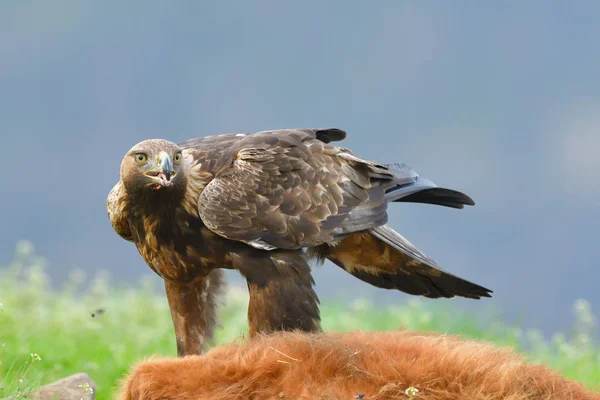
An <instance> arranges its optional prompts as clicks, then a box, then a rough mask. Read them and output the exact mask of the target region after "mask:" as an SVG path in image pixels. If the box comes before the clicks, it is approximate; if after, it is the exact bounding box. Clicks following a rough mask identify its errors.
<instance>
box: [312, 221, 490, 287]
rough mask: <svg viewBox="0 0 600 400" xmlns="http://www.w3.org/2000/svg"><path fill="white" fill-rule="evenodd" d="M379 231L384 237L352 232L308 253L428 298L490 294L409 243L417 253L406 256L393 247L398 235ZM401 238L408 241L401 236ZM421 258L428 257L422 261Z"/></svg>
mask: <svg viewBox="0 0 600 400" xmlns="http://www.w3.org/2000/svg"><path fill="white" fill-rule="evenodd" d="M380 233H381V232H380ZM383 233H385V234H386V240H381V239H379V238H378V237H376V236H375V235H374V234H372V233H367V232H360V233H353V234H351V235H349V236H347V237H346V238H344V239H342V240H341V241H340V242H339V243H338V244H337V245H336V246H327V245H324V246H319V247H318V248H315V249H311V250H310V251H309V254H310V255H311V256H313V257H316V258H318V259H322V258H328V259H329V260H331V261H332V262H333V263H335V264H336V265H338V266H339V267H340V268H342V269H344V270H346V271H347V272H348V273H350V274H351V275H353V276H355V277H357V278H358V279H361V280H362V281H364V282H367V283H369V284H371V285H373V286H376V287H380V288H384V289H396V290H400V291H402V292H405V293H409V294H413V295H421V296H425V297H429V298H438V297H447V298H450V297H454V296H460V297H466V298H472V299H479V298H481V297H491V296H490V293H492V291H491V290H489V289H486V288H484V287H482V286H479V285H477V284H474V283H471V282H469V281H466V280H464V279H462V278H459V277H457V276H455V275H452V274H450V273H447V272H445V271H443V270H441V269H440V268H439V267H437V266H432V265H429V264H434V265H437V264H435V262H433V260H431V259H429V258H427V257H426V256H424V255H423V253H421V252H420V251H418V250H416V248H414V246H412V245H411V246H410V247H412V249H411V251H412V252H413V253H415V254H417V253H418V254H420V255H421V256H420V257H419V258H418V259H417V258H413V257H410V256H408V255H407V254H405V253H404V252H403V251H402V250H400V249H398V248H397V247H396V244H397V243H396V240H398V238H397V237H396V236H395V235H391V236H392V237H391V239H394V240H390V234H389V232H383ZM382 237H383V235H382ZM388 241H389V243H388ZM403 242H408V241H407V240H406V239H404V240H403ZM390 243H393V244H390ZM406 247H409V246H407V244H406V243H403V249H404V248H406ZM422 259H427V260H430V261H428V263H427V264H426V263H424V262H423V261H421V260H422Z"/></svg>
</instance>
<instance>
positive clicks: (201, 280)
mask: <svg viewBox="0 0 600 400" xmlns="http://www.w3.org/2000/svg"><path fill="white" fill-rule="evenodd" d="M223 286H224V279H223V272H222V271H221V270H219V269H215V270H212V271H211V272H210V273H209V274H208V275H207V276H205V277H198V278H196V279H195V280H194V281H192V282H189V283H183V282H177V281H172V280H167V279H165V291H166V293H167V299H168V301H169V308H170V309H171V318H172V319H173V326H174V328H175V337H176V339H177V355H178V356H179V357H183V356H186V355H194V354H202V353H203V350H204V343H205V342H206V341H209V342H210V341H212V339H213V335H214V329H215V326H216V324H217V314H216V308H217V301H218V297H219V295H220V294H221V292H222V289H223Z"/></svg>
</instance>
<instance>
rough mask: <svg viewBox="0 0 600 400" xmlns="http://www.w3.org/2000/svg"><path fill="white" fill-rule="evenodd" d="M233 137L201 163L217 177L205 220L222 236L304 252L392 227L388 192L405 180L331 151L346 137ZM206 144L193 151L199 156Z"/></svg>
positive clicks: (300, 133)
mask: <svg viewBox="0 0 600 400" xmlns="http://www.w3.org/2000/svg"><path fill="white" fill-rule="evenodd" d="M234 137H237V138H238V140H235V141H233V142H232V143H231V145H230V146H228V147H227V148H226V149H224V150H221V151H218V152H216V153H215V152H214V151H213V152H208V153H205V154H202V153H198V155H197V156H196V158H201V159H202V160H203V162H205V163H206V164H207V165H206V166H203V168H202V169H203V170H208V171H211V172H212V174H213V176H214V177H213V179H212V180H211V181H210V182H209V183H208V184H206V186H205V187H204V188H203V190H202V193H201V194H200V196H199V200H198V212H199V216H200V217H201V218H202V220H203V222H204V223H205V224H206V226H207V227H208V228H209V229H210V230H212V231H213V232H215V233H216V234H218V235H221V236H223V237H226V238H228V239H232V240H237V241H242V242H246V243H248V244H250V245H252V246H254V247H257V248H261V249H267V250H271V249H274V248H280V249H298V248H301V247H311V246H317V245H320V244H322V243H327V242H332V241H335V240H337V239H340V238H342V237H344V236H346V235H348V234H350V233H352V232H356V231H362V230H366V229H370V228H374V227H377V226H381V225H383V224H385V223H386V221H387V213H386V208H387V201H386V199H385V192H386V190H387V189H389V188H392V187H394V186H397V185H398V184H399V183H402V182H399V180H401V177H399V176H397V175H396V174H394V172H393V171H391V169H390V168H389V167H388V166H384V165H380V164H377V163H373V162H370V161H367V160H363V159H361V158H358V157H356V156H355V155H353V154H352V153H351V152H350V151H349V150H347V149H344V148H341V147H336V146H333V145H330V144H329V142H331V141H336V140H341V139H343V138H344V137H345V132H344V131H341V130H338V129H326V130H318V129H286V130H275V131H263V132H258V133H254V134H249V135H245V136H235V135H234ZM228 139H232V138H231V137H228ZM206 144H208V143H207V142H203V141H201V140H199V141H197V142H195V143H192V142H191V141H188V144H187V146H188V147H193V148H194V149H195V150H196V151H200V149H202V148H203V147H205V145H206ZM221 145H222V146H223V147H225V146H224V144H223V143H221ZM209 147H212V146H209ZM223 147H221V148H223ZM210 154H213V156H210ZM214 154H218V156H216V155H214ZM409 178H410V179H413V178H412V177H409Z"/></svg>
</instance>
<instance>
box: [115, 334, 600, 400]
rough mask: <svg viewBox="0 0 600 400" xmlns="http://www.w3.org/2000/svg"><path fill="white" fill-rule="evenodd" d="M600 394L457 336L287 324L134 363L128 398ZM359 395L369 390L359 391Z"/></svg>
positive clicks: (466, 399)
mask: <svg viewBox="0 0 600 400" xmlns="http://www.w3.org/2000/svg"><path fill="white" fill-rule="evenodd" d="M410 386H414V387H416V388H417V389H418V390H419V392H418V393H417V394H416V396H415V398H416V399H421V400H453V399H456V400H458V399H460V400H496V399H497V400H500V399H502V400H516V399H528V400H534V399H535V400H541V399H557V400H569V399H580V400H585V399H600V394H598V393H593V392H592V391H590V390H588V389H586V388H584V387H583V386H582V385H581V384H579V383H576V382H572V381H568V380H566V379H564V378H563V377H561V376H560V375H559V374H557V373H556V372H554V371H552V370H550V369H548V368H546V367H544V366H539V365H537V366H536V365H531V364H528V363H527V362H525V361H524V360H523V358H521V357H520V356H519V355H517V354H516V353H515V352H513V351H512V350H509V349H499V348H496V347H494V346H492V345H490V344H487V343H483V342H477V341H469V340H463V339H461V338H459V337H455V336H446V335H439V334H423V333H414V332H408V331H399V332H378V333H375V332H353V333H342V334H340V333H330V334H315V333H298V332H293V333H290V332H278V333H275V334H272V335H266V336H258V337H255V338H253V339H252V340H250V341H248V342H247V343H234V344H228V345H223V346H219V347H217V348H214V349H212V350H211V351H209V352H208V353H207V354H206V355H204V356H188V357H185V358H179V359H174V358H173V359H170V358H163V359H154V360H150V361H146V362H142V363H140V364H138V365H137V366H135V367H134V368H133V369H132V371H131V374H130V375H129V376H128V377H127V378H126V379H125V381H124V382H123V386H122V391H121V394H120V396H119V399H120V400H142V399H143V400H192V399H193V400H203V399H210V400H226V399H240V400H241V399H244V400H246V399H257V400H258V399H261V400H264V399H345V400H352V399H354V398H355V397H354V396H357V395H360V394H363V395H364V397H362V398H363V399H364V400H375V399H377V400H384V399H406V398H407V397H408V396H407V395H406V394H405V390H406V389H407V388H408V387H410ZM359 398H360V397H359Z"/></svg>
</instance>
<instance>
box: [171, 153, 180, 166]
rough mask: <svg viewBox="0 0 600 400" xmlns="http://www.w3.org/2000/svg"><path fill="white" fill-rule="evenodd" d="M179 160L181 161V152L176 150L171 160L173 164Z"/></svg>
mask: <svg viewBox="0 0 600 400" xmlns="http://www.w3.org/2000/svg"><path fill="white" fill-rule="evenodd" d="M179 161H181V152H180V151H178V152H177V153H175V157H173V162H174V163H175V164H177V163H178V162H179Z"/></svg>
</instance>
